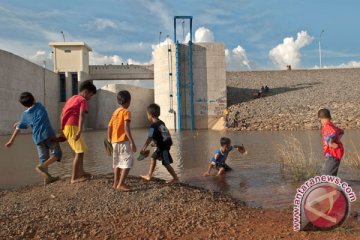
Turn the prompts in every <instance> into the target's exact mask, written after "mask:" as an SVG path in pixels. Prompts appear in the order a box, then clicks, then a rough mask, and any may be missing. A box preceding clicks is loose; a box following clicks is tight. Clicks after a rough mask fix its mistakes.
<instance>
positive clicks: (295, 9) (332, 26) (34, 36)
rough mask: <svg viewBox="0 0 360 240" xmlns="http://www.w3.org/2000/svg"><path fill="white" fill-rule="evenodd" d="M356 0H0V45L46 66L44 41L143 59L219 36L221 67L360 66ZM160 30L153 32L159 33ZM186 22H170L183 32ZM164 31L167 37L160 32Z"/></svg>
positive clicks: (98, 58)
mask: <svg viewBox="0 0 360 240" xmlns="http://www.w3.org/2000/svg"><path fill="white" fill-rule="evenodd" d="M359 10H360V1H358V0H345V1H336V0H316V1H314V0H286V1H285V0H266V1H264V0H233V1H230V0H222V1H220V0H217V1H216V0H207V1H205V0H196V1H195V0H192V1H191V0H181V1H177V0H176V1H175V0H168V1H166V0H86V1H85V0H76V1H74V0H73V1H70V0H64V1H58V0H32V1H29V0H11V1H5V0H0V49H2V50H5V51H8V52H12V53H14V54H17V55H20V56H22V57H24V58H26V59H29V60H30V61H33V62H35V63H37V64H39V65H43V62H44V61H46V65H47V67H49V66H51V49H50V47H49V46H48V43H49V42H52V41H63V40H64V39H63V35H62V34H61V32H63V33H64V37H65V40H66V41H84V42H86V43H87V44H88V45H89V46H90V47H91V48H92V49H93V52H92V53H91V55H90V64H121V63H122V62H124V63H129V64H150V63H152V51H153V49H154V48H155V47H156V45H157V44H159V43H161V42H164V41H173V38H174V30H173V18H174V16H192V17H193V41H194V42H213V41H215V42H223V43H224V44H225V50H224V51H225V56H226V68H227V70H276V69H286V65H291V66H292V68H293V69H309V68H310V69H312V68H319V66H320V57H319V42H320V45H321V53H322V58H321V60H322V67H323V68H337V67H360V44H359V43H360V31H359V30H356V29H359V26H358V23H359V22H360V15H359V14H358V11H359ZM160 32H161V34H160ZM188 32H189V23H188V22H187V21H185V22H184V23H182V22H181V21H179V22H178V24H177V40H179V41H186V40H188V38H189V37H188ZM167 36H168V37H169V40H166V38H167Z"/></svg>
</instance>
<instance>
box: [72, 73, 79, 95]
mask: <svg viewBox="0 0 360 240" xmlns="http://www.w3.org/2000/svg"><path fill="white" fill-rule="evenodd" d="M71 86H72V90H71V93H72V95H76V94H78V93H79V88H78V87H79V86H78V74H77V73H71Z"/></svg>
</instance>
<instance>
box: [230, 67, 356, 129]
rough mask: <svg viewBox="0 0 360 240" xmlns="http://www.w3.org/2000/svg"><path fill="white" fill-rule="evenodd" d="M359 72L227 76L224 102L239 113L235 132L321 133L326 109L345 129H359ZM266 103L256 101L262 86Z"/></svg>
mask: <svg viewBox="0 0 360 240" xmlns="http://www.w3.org/2000/svg"><path fill="white" fill-rule="evenodd" d="M359 83H360V69H341V70H297V71H296V70H291V71H273V72H272V71H264V72H228V73H227V86H228V102H229V106H230V110H231V111H232V115H233V114H234V113H235V112H236V111H239V113H240V119H241V122H240V123H239V127H238V128H236V130H274V131H276V130H298V129H319V127H320V125H319V121H318V118H317V112H318V110H319V109H320V108H323V107H326V108H328V109H329V110H330V111H331V114H332V117H333V122H334V123H336V124H337V125H338V126H339V127H341V128H344V129H359V128H360V108H359V106H360V105H359V104H360V84H359ZM265 85H267V86H269V88H270V91H269V92H268V93H266V96H265V97H261V98H254V93H255V94H256V92H257V91H259V90H260V88H261V86H265Z"/></svg>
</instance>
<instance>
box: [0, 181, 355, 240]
mask: <svg viewBox="0 0 360 240" xmlns="http://www.w3.org/2000/svg"><path fill="white" fill-rule="evenodd" d="M127 183H128V184H129V186H130V187H131V188H132V190H133V191H131V192H128V193H124V192H118V191H115V190H114V189H113V188H112V187H111V184H112V176H111V175H109V176H101V177H100V176H98V177H95V178H94V179H93V180H90V181H88V182H82V183H78V184H74V185H71V184H69V179H65V180H60V181H58V182H55V183H52V184H50V185H47V186H30V187H25V188H22V189H18V190H10V191H9V190H1V191H0V229H1V231H0V239H256V240H258V239H295V240H296V239H315V240H316V239H358V236H359V234H360V229H359V223H358V222H357V221H356V220H355V218H354V217H352V218H351V219H349V221H347V223H346V225H345V226H344V227H341V228H339V229H337V230H333V231H329V232H316V231H315V232H314V231H312V232H294V231H293V230H292V210H291V209H285V210H270V209H266V210H265V209H251V208H247V207H246V206H245V205H243V204H242V203H240V202H239V201H235V200H233V199H231V198H229V197H226V196H222V195H220V194H217V193H212V192H208V191H205V190H202V189H198V188H193V187H189V186H187V185H185V184H175V185H166V184H165V183H164V182H163V181H160V180H154V181H151V182H144V181H143V180H141V179H140V178H136V177H130V178H128V179H127Z"/></svg>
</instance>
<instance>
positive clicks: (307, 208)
mask: <svg viewBox="0 0 360 240" xmlns="http://www.w3.org/2000/svg"><path fill="white" fill-rule="evenodd" d="M354 201H356V195H355V193H354V192H353V190H352V188H351V187H350V186H349V185H348V184H347V183H346V182H342V181H341V179H340V178H339V177H335V176H328V175H322V176H316V177H313V178H310V179H309V180H307V181H306V182H305V183H304V184H303V185H301V187H300V188H298V189H297V191H296V195H295V199H294V209H293V229H294V231H300V230H307V229H320V230H330V229H334V228H336V227H339V226H341V224H343V223H344V221H345V220H346V218H347V217H348V214H349V210H350V203H351V202H354Z"/></svg>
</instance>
